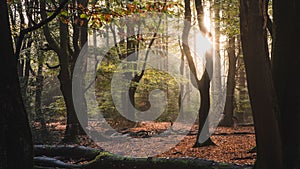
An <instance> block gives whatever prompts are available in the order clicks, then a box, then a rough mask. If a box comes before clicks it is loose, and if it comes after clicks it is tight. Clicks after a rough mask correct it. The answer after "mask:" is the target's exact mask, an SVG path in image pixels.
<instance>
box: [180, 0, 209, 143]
mask: <svg viewBox="0 0 300 169" xmlns="http://www.w3.org/2000/svg"><path fill="white" fill-rule="evenodd" d="M196 8H197V16H198V17H197V18H198V24H199V28H200V31H202V32H203V33H204V32H205V33H207V30H206V28H205V27H204V25H203V7H202V4H201V2H200V3H199V2H197V3H196ZM191 16H192V15H191V7H190V1H189V0H185V1H184V19H185V22H184V28H183V33H182V42H183V44H182V48H183V51H184V54H185V56H186V58H187V62H188V65H189V68H190V70H191V75H193V76H195V80H196V82H195V83H194V84H193V85H194V86H195V87H196V88H197V89H198V90H199V92H200V97H201V104H200V108H199V124H198V132H197V138H196V142H195V144H194V146H193V147H200V146H206V145H215V144H214V143H213V142H212V140H211V139H210V138H208V139H207V140H206V141H204V142H203V143H200V133H201V132H205V133H207V134H208V133H209V131H208V129H209V127H205V126H204V125H205V121H206V119H207V117H208V113H209V108H210V98H209V97H210V95H209V89H210V77H209V71H211V72H210V73H211V74H212V70H208V69H207V68H210V67H209V66H205V68H206V69H205V70H204V73H203V75H202V77H201V79H198V76H197V74H198V73H197V69H196V64H195V63H194V61H193V58H192V55H191V51H190V48H189V46H188V34H189V32H190V29H191ZM206 55H207V53H206ZM205 58H206V59H208V57H207V56H205ZM210 59H211V58H210ZM209 62H211V60H209V59H208V60H206V64H208V63H209ZM211 69H212V68H211ZM206 125H207V126H209V125H208V124H206ZM203 129H204V130H207V131H202V130H203ZM201 141H203V140H201Z"/></svg>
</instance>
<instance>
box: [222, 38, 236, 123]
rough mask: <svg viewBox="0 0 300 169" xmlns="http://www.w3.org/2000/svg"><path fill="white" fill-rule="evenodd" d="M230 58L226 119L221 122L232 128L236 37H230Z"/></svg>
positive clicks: (228, 51) (228, 50)
mask: <svg viewBox="0 0 300 169" xmlns="http://www.w3.org/2000/svg"><path fill="white" fill-rule="evenodd" d="M228 45H229V47H228V49H227V53H228V58H229V68H228V75H227V86H226V87H227V89H226V102H225V108H224V118H223V119H222V121H221V122H220V125H221V126H226V127H232V126H233V124H234V121H233V111H234V89H235V72H236V54H235V37H230V38H229V40H228Z"/></svg>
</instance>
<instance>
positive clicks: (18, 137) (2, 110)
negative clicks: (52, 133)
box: [0, 1, 33, 169]
mask: <svg viewBox="0 0 300 169" xmlns="http://www.w3.org/2000/svg"><path fill="white" fill-rule="evenodd" d="M0 20H1V22H0V27H1V29H0V35H1V38H0V44H1V45H0V48H1V55H0V57H1V62H0V77H1V83H0V93H1V95H0V116H1V117H0V138H1V139H0V159H1V160H0V168H1V169H16V168H23V169H32V168H33V161H32V158H33V152H32V139H31V132H30V128H29V123H28V119H27V114H26V111H25V108H24V104H23V101H22V97H21V93H20V84H19V79H18V75H17V60H16V58H15V57H14V54H13V46H12V39H11V31H10V26H9V21H8V8H7V4H6V1H0ZM16 160H17V161H16Z"/></svg>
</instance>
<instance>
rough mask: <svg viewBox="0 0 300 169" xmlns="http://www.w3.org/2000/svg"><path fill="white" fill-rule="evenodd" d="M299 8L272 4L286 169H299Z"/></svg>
mask: <svg viewBox="0 0 300 169" xmlns="http://www.w3.org/2000/svg"><path fill="white" fill-rule="evenodd" d="M299 7H300V3H299V1H296V0H291V1H283V0H273V18H274V25H273V55H272V70H273V77H274V86H275V90H276V94H277V100H278V105H279V110H280V115H279V123H280V129H281V139H282V146H283V160H284V167H285V168H287V169H291V168H300V164H299V161H300V135H299V128H300V115H299V114H300V106H299V101H300V88H299V86H300V76H299V63H300V54H299V46H298V44H299V38H300V32H299V23H300V21H299V16H298V14H299V11H298V9H299Z"/></svg>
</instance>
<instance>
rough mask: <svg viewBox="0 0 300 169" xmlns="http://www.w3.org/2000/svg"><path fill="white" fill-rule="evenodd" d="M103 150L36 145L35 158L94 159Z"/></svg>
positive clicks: (70, 146)
mask: <svg viewBox="0 0 300 169" xmlns="http://www.w3.org/2000/svg"><path fill="white" fill-rule="evenodd" d="M102 151H103V150H102V149H95V148H89V147H84V146H72V145H53V146H52V145H35V146H34V154H35V156H47V157H56V156H63V157H65V158H72V159H81V158H84V159H87V160H88V161H89V160H92V159H94V158H95V157H96V156H97V155H98V154H99V153H100V152H102Z"/></svg>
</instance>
